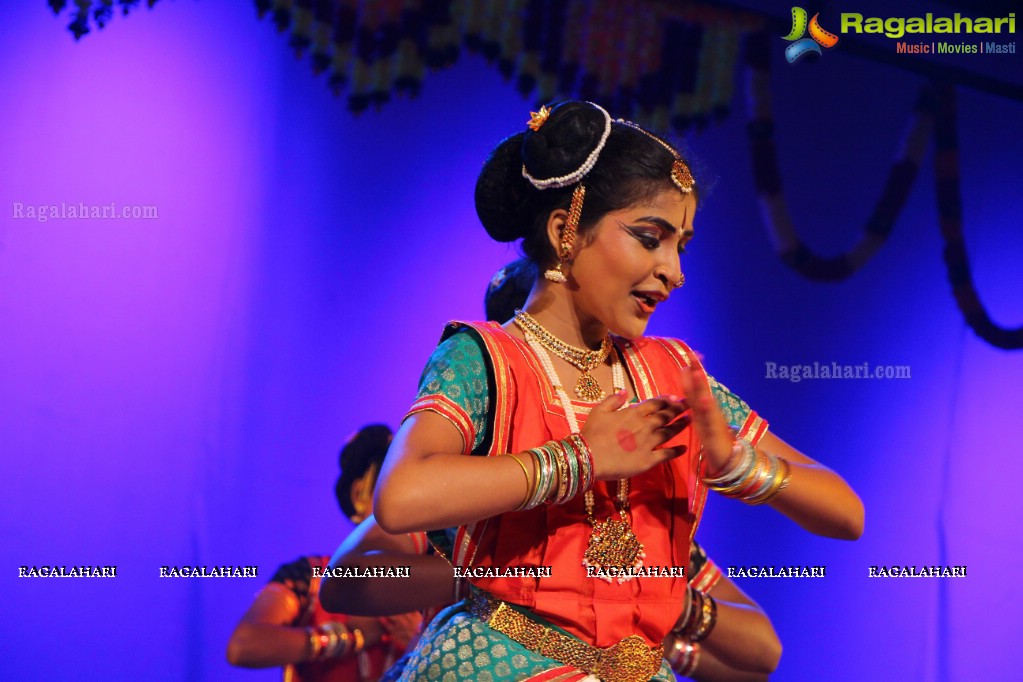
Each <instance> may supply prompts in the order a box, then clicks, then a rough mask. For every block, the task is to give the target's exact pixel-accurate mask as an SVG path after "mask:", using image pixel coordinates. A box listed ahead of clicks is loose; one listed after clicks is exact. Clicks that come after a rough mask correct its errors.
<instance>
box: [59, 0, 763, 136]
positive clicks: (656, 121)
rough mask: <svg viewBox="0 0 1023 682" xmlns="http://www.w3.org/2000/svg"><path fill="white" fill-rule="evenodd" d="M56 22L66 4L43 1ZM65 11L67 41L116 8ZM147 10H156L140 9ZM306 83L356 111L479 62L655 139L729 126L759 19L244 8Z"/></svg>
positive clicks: (89, 1) (259, 4)
mask: <svg viewBox="0 0 1023 682" xmlns="http://www.w3.org/2000/svg"><path fill="white" fill-rule="evenodd" d="M48 1H49V2H50V6H51V7H52V8H53V9H54V11H55V12H57V13H60V12H61V11H63V10H64V9H65V8H66V7H67V4H68V3H67V0H48ZM140 1H141V0H73V2H74V6H75V8H76V9H75V10H73V11H74V15H73V17H74V18H73V20H72V23H71V25H70V26H69V29H70V30H71V31H72V33H74V35H75V37H76V38H80V37H81V36H83V35H85V34H86V33H88V32H89V30H90V29H89V24H90V21H92V22H95V23H96V25H98V26H99V27H100V28H102V27H103V25H104V24H105V23H106V22H107V21H108V20H109V18H110V16H111V15H112V11H113V7H114V3H115V2H118V3H119V4H120V6H121V7H122V8H123V9H124V11H125V12H127V10H128V9H129V8H131V7H134V6H136V5H137V4H139V2H140ZM147 2H148V3H149V5H150V6H152V5H153V4H154V3H155V2H156V0H147ZM253 2H254V4H255V7H256V11H257V13H258V14H259V16H260V17H266V16H270V17H272V20H273V23H274V24H275V25H276V27H277V29H278V30H279V31H281V32H285V31H287V32H288V33H289V38H288V43H289V45H290V46H291V47H292V48H294V49H295V50H296V52H298V53H299V54H300V55H302V54H309V58H310V62H311V66H312V70H313V72H314V73H315V74H326V79H327V84H328V86H329V87H330V88H331V89H332V90H333V91H334V92H335V94H341V93H342V92H347V103H348V108H349V109H351V110H352V111H354V112H361V111H364V110H366V109H368V108H370V107H379V106H381V105H383V104H385V103H386V102H388V101H389V100H390V99H392V97H393V96H395V95H398V96H401V95H410V96H415V95H417V94H418V93H419V92H420V90H421V89H422V84H423V79H424V77H425V73H426V71H427V69H430V70H436V69H444V68H447V67H449V66H451V65H452V64H454V63H455V62H456V61H457V60H458V57H459V55H460V53H461V51H462V50H463V48H464V49H465V50H468V51H469V52H472V53H478V54H481V55H482V56H483V57H485V58H486V59H487V60H488V61H490V62H492V63H494V64H495V65H496V67H497V69H498V71H499V72H500V73H501V75H502V76H504V77H505V78H507V79H509V80H511V81H513V82H514V84H515V87H516V89H518V90H519V92H521V93H522V95H523V96H524V97H530V98H532V99H534V100H535V101H537V102H541V103H546V102H549V101H552V100H555V99H570V98H579V99H586V100H589V101H593V102H597V103H599V104H602V105H605V106H607V107H611V108H613V109H614V111H615V112H616V114H618V115H620V116H622V117H624V118H628V119H630V120H633V121H636V122H638V123H640V124H641V125H644V126H645V127H648V128H652V129H655V130H668V129H669V128H672V129H674V130H676V131H682V130H685V129H687V128H690V127H692V126H695V127H697V128H699V127H703V126H705V125H707V124H709V123H711V122H713V121H716V120H720V119H722V118H724V117H725V116H727V114H728V113H729V110H730V107H731V100H732V96H733V90H734V78H735V64H736V62H737V60H738V54H739V47H740V45H741V42H742V38H743V36H745V35H746V34H747V33H749V32H750V31H755V30H761V29H762V28H763V27H764V25H765V21H766V20H765V19H763V18H762V17H759V16H756V15H754V14H751V13H748V12H744V11H742V10H741V9H721V8H719V7H715V6H713V5H712V4H711V3H709V2H697V1H695V0H692V1H687V2H675V1H673V0H631V1H630V2H622V0H549V1H545V2H536V1H535V0H253Z"/></svg>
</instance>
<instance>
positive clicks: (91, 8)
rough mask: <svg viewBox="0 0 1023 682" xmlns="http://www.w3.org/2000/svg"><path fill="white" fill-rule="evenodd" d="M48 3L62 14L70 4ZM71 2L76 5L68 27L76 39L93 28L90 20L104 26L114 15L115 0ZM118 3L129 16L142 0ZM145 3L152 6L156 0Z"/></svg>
mask: <svg viewBox="0 0 1023 682" xmlns="http://www.w3.org/2000/svg"><path fill="white" fill-rule="evenodd" d="M47 4H48V5H49V6H50V9H52V10H53V13H54V14H60V13H61V12H63V11H64V9H65V8H67V6H68V2H67V0H47ZM71 4H72V5H73V6H74V7H73V9H72V10H71V13H72V18H71V23H70V24H68V27H67V29H68V30H69V31H71V33H72V34H74V36H75V40H78V39H79V38H81V37H82V36H84V35H85V34H86V33H88V32H89V31H90V30H91V29H90V28H89V23H90V21H92V22H95V23H96V27H97V28H103V27H104V26H106V25H107V23H108V22H109V21H110V20H111V19H112V18H113V16H114V4H115V3H114V0H72V2H71ZM116 4H117V5H118V6H119V7H120V10H121V14H124V15H125V16H127V14H128V13H129V12H130V11H131V10H133V9H135V8H136V7H138V6H139V5H141V4H142V0H117V2H116ZM145 4H146V5H148V6H149V7H150V8H152V7H153V5H155V4H156V0H145Z"/></svg>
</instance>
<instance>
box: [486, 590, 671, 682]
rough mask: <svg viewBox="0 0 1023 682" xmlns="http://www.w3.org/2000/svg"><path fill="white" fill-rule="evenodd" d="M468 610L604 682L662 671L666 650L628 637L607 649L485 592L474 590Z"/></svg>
mask: <svg viewBox="0 0 1023 682" xmlns="http://www.w3.org/2000/svg"><path fill="white" fill-rule="evenodd" d="M469 610H470V611H471V612H472V614H473V615H474V616H476V617H477V618H479V619H480V620H483V621H485V622H486V624H487V625H489V626H490V627H491V628H493V629H494V630H497V631H498V632H500V633H502V634H505V635H507V636H508V637H510V638H511V639H513V640H515V641H516V642H518V643H519V644H521V645H522V646H524V647H526V648H527V649H529V650H531V651H535V652H536V653H538V654H540V655H541V656H546V657H547V658H550V659H553V660H555V661H558V662H559V663H563V664H565V665H571V666H574V667H576V668H579V669H580V670H582V671H584V672H587V673H589V674H591V675H595V676H596V677H598V678H600V679H601V680H603V682H648V680H650V678H652V677H653V676H654V675H656V674H657V671H658V670H660V668H661V658H662V657H663V649H662V648H661V647H660V646H656V647H651V646H649V645H648V644H647V643H646V640H644V639H643V638H642V637H639V636H638V635H629V636H628V637H626V638H625V639H623V640H622V641H620V642H618V643H617V644H615V645H614V646H609V647H607V648H606V649H601V648H599V647H595V646H590V645H589V644H587V643H586V642H582V641H580V640H578V639H576V638H575V637H571V636H569V635H566V634H562V633H560V632H558V631H557V630H555V629H553V628H549V627H546V626H544V625H541V624H540V623H537V622H536V621H534V620H533V619H531V618H529V617H528V616H526V615H525V614H523V613H520V612H519V611H516V610H515V609H513V608H512V607H510V606H508V604H506V603H504V602H503V601H501V600H500V599H496V598H494V597H493V596H491V595H489V594H487V593H486V592H482V591H478V590H473V595H472V597H471V600H470V603H469Z"/></svg>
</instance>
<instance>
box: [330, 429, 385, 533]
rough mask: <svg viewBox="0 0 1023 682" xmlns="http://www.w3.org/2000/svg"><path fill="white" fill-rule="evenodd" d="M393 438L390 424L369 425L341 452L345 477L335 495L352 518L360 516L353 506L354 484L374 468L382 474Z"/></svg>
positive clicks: (347, 514)
mask: <svg viewBox="0 0 1023 682" xmlns="http://www.w3.org/2000/svg"><path fill="white" fill-rule="evenodd" d="M393 436H394V433H393V432H392V431H391V427H389V426H387V425H386V424H369V425H367V426H363V427H362V428H361V429H359V431H358V433H356V434H355V435H354V436H352V438H351V440H349V441H348V442H347V443H345V445H344V447H342V448H341V455H340V457H339V460H340V464H341V475H340V476H338V479H337V483H336V484H335V485H334V493H335V494H336V495H337V502H338V504H340V505H341V510H342V511H343V512H344V513H345V515H346V516H348V518H352V517H353V516H355V514H356V512H355V507H354V506H353V505H352V483H354V482H355V481H357V480H358V479H360V478H362V476H363V475H365V473H366V471H367V470H368V469H369V468H370V467H371V466H372V465H373V464H376V465H377V470H378V471H379V470H380V465H381V464H383V461H384V455H386V454H387V448H388V447H389V446H390V445H391V438H392V437H393ZM374 483H375V482H374Z"/></svg>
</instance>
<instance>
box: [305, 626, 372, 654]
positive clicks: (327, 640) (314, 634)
mask: <svg viewBox="0 0 1023 682" xmlns="http://www.w3.org/2000/svg"><path fill="white" fill-rule="evenodd" d="M305 631H306V635H308V637H309V656H308V658H307V659H306V660H309V661H314V660H320V659H325V658H341V657H343V656H347V655H348V654H357V653H359V652H360V651H362V649H363V648H364V647H365V646H366V638H365V637H364V636H363V634H362V630H360V629H359V628H352V629H351V630H349V629H348V627H347V626H346V625H345V624H344V623H339V622H337V621H331V622H329V623H324V624H323V625H319V626H316V627H308V628H306V629H305Z"/></svg>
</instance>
